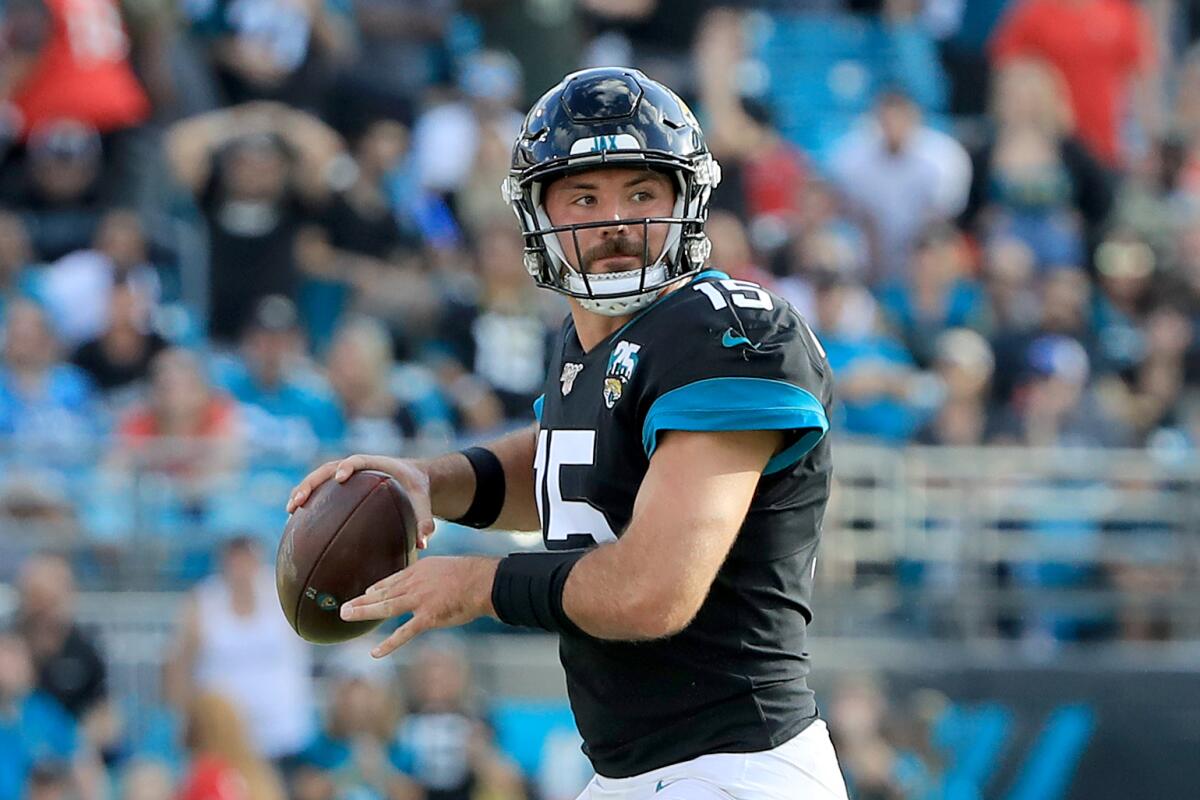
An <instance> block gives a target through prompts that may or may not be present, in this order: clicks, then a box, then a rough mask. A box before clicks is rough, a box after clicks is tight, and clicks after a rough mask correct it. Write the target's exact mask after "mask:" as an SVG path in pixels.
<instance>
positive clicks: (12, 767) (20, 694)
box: [0, 631, 88, 798]
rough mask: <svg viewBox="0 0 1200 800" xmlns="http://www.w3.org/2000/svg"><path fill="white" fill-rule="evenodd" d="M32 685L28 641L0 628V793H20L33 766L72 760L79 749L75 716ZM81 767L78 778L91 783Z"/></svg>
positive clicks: (78, 752) (16, 794)
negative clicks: (72, 717)
mask: <svg viewBox="0 0 1200 800" xmlns="http://www.w3.org/2000/svg"><path fill="white" fill-rule="evenodd" d="M33 686H34V670H33V659H32V658H31V657H30V654H29V648H28V646H26V644H25V641H24V640H23V639H21V638H20V637H19V636H16V635H14V634H13V633H10V632H7V631H0V797H5V798H9V797H12V798H17V797H22V796H23V795H24V793H25V788H26V785H27V783H28V781H29V778H30V775H31V774H32V772H33V771H34V770H35V769H37V768H38V767H40V766H45V765H49V764H54V763H62V762H72V763H73V762H75V761H76V759H77V757H78V756H79V755H80V753H81V749H80V742H79V732H78V730H77V728H76V725H75V721H74V720H72V719H71V716H70V715H69V714H68V713H67V712H66V710H65V709H63V708H62V706H60V705H59V704H58V703H57V702H55V700H54V699H53V698H51V697H50V696H49V695H46V694H43V693H41V692H39V691H36V690H35V689H34V688H33ZM82 764H83V760H82V759H81V760H80V766H81V767H82ZM77 772H78V773H79V774H77V775H76V780H77V781H81V783H87V782H88V781H87V779H86V778H85V770H83V769H79V770H77ZM81 788H82V786H81Z"/></svg>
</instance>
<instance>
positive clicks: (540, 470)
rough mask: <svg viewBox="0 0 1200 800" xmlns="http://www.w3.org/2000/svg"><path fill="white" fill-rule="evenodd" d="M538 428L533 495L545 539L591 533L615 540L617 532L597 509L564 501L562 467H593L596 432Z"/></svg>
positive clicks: (555, 539) (580, 501)
mask: <svg viewBox="0 0 1200 800" xmlns="http://www.w3.org/2000/svg"><path fill="white" fill-rule="evenodd" d="M550 433H551V432H550V431H544V430H543V431H538V440H537V455H536V456H535V457H534V460H533V472H534V489H535V491H534V495H535V496H536V498H537V509H538V517H539V518H540V519H541V520H542V530H543V531H545V533H546V539H547V540H552V541H563V540H565V539H566V538H567V537H568V536H578V535H584V536H591V537H592V539H593V540H595V541H596V542H615V541H616V540H617V536H616V534H614V533H613V531H612V528H610V527H609V525H608V520H607V519H605V518H604V515H603V514H601V513H600V512H599V511H598V510H596V509H595V508H592V507H591V506H590V505H588V504H587V503H585V502H584V501H582V500H564V499H563V496H562V486H561V485H560V484H559V470H560V469H561V468H562V467H564V466H566V465H582V466H588V467H590V466H591V465H592V464H593V463H595V459H596V432H595V431H570V430H565V431H554V432H553V434H554V435H553V436H551V435H550Z"/></svg>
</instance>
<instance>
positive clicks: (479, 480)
mask: <svg viewBox="0 0 1200 800" xmlns="http://www.w3.org/2000/svg"><path fill="white" fill-rule="evenodd" d="M462 454H463V455H464V456H466V457H467V461H470V462H471V469H473V470H474V471H475V496H474V497H472V498H471V507H470V508H468V509H467V513H465V514H463V515H462V516H461V517H459V518H458V519H452V520H450V521H451V522H454V523H457V524H459V525H466V526H468V527H471V528H487V527H489V526H491V525H492V524H493V523H494V522H495V521H496V520H497V519H498V518H499V517H500V512H501V511H503V510H504V494H505V490H506V487H505V485H504V466H503V465H502V464H501V463H500V459H499V458H496V454H495V453H493V452H492V451H491V450H488V449H487V448H486V447H468V448H467V449H466V450H463V451H462Z"/></svg>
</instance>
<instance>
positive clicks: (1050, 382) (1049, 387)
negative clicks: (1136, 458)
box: [994, 335, 1130, 447]
mask: <svg viewBox="0 0 1200 800" xmlns="http://www.w3.org/2000/svg"><path fill="white" fill-rule="evenodd" d="M1090 368H1091V367H1090V362H1089V359H1088V354H1087V351H1086V350H1084V348H1083V345H1081V344H1080V343H1079V342H1078V341H1076V340H1075V339H1072V338H1070V337H1068V336H1063V335H1046V336H1039V337H1038V338H1036V339H1034V340H1033V342H1032V343H1031V344H1030V345H1029V348H1028V350H1027V353H1026V367H1025V369H1024V370H1023V374H1024V376H1025V377H1024V378H1023V379H1022V380H1021V382H1020V384H1019V385H1018V386H1017V388H1016V391H1015V394H1014V398H1013V403H1012V404H1011V405H1010V407H1009V408H1007V409H1005V411H1004V412H1002V414H1001V419H1000V421H999V423H998V426H997V430H996V435H995V437H994V441H996V442H999V443H1003V444H1020V445H1025V446H1029V447H1067V446H1074V447H1086V446H1092V447H1100V446H1104V447H1114V446H1121V445H1128V444H1129V443H1130V438H1129V433H1128V431H1127V430H1126V429H1125V428H1124V426H1122V425H1120V424H1119V423H1118V421H1117V420H1116V419H1114V417H1113V415H1112V413H1111V412H1110V411H1109V410H1108V409H1107V408H1106V407H1105V406H1104V405H1103V404H1102V402H1101V399H1100V398H1099V397H1097V395H1096V393H1095V392H1094V390H1093V389H1092V388H1091V387H1090V386H1089V384H1088V375H1089V371H1090Z"/></svg>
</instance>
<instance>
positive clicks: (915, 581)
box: [0, 442, 1200, 639]
mask: <svg viewBox="0 0 1200 800" xmlns="http://www.w3.org/2000/svg"><path fill="white" fill-rule="evenodd" d="M189 448H190V449H189ZM208 455H211V454H208V453H206V452H205V451H204V450H203V448H197V447H196V446H195V445H186V446H185V444H184V443H171V444H169V445H167V446H165V447H162V448H146V449H142V450H139V451H137V452H126V453H120V454H119V455H114V453H113V451H112V449H111V448H106V447H105V446H103V445H102V444H97V445H92V446H89V447H82V448H76V449H64V448H59V449H55V450H52V451H45V450H43V451H41V452H29V451H24V452H22V451H20V450H18V449H17V448H15V447H11V446H10V447H9V448H8V449H7V450H6V449H4V448H3V446H2V445H0V582H2V581H5V580H11V579H12V577H13V575H14V573H15V571H16V570H17V568H18V565H19V563H20V561H21V559H22V556H23V555H24V554H26V553H28V552H30V551H33V550H38V549H46V548H52V549H58V550H61V551H63V552H66V553H68V554H69V555H70V556H71V557H72V559H73V561H74V563H75V564H76V568H77V570H78V571H79V573H80V581H81V584H82V585H83V586H84V587H85V588H86V589H89V590H93V591H129V590H137V591H179V590H182V589H185V588H186V587H188V586H189V585H191V584H192V583H193V582H194V581H195V580H197V579H198V578H200V577H202V576H203V575H205V574H207V573H208V572H209V571H210V570H211V569H212V568H213V567H214V566H215V564H214V562H213V553H214V551H215V548H216V545H217V543H218V542H219V541H220V540H221V539H222V538H224V537H225V536H227V535H229V534H231V533H235V532H247V531H249V532H251V533H253V534H255V535H257V536H258V537H259V538H260V540H261V541H262V542H263V544H264V549H265V550H266V552H267V554H271V553H273V549H272V548H273V546H274V543H275V542H277V541H278V536H279V533H280V531H281V530H282V528H283V524H284V522H285V521H286V515H285V514H284V511H283V504H284V500H285V497H286V494H287V491H288V489H289V488H290V487H291V485H292V484H293V482H294V481H295V480H297V479H298V478H299V477H300V476H302V475H303V474H304V472H305V471H306V470H307V469H308V468H309V467H310V465H312V464H314V463H316V462H317V461H318V460H320V458H321V457H323V454H322V453H321V452H319V451H318V450H317V449H316V448H314V447H307V448H299V449H292V450H285V449H278V450H276V451H274V452H270V453H263V452H258V453H256V454H254V455H253V457H251V456H250V455H248V454H246V453H242V454H237V455H236V457H234V458H232V459H228V458H227V459H226V460H225V461H220V462H213V461H212V459H210V458H208V457H207V456H208ZM226 455H228V454H226ZM213 463H217V464H219V466H209V467H207V468H206V471H199V470H198V469H193V468H192V467H194V466H195V465H202V464H210V465H211V464H213ZM834 463H835V485H834V489H833V494H832V497H831V501H830V505H829V510H828V513H827V515H826V518H825V525H824V531H823V536H822V544H821V550H820V556H819V561H818V582H817V587H818V588H817V595H818V596H817V601H816V609H817V623H816V625H817V628H818V630H819V631H820V632H821V633H823V634H826V635H842V634H849V633H854V634H861V633H864V632H867V631H872V632H877V633H891V632H899V633H903V634H906V635H910V636H932V637H949V638H968V639H969V638H990V637H993V636H996V635H998V634H999V635H1004V634H1006V633H1013V634H1014V635H1026V634H1038V633H1046V634H1048V635H1051V636H1054V637H1061V636H1062V635H1063V634H1062V633H1061V632H1056V631H1055V630H1054V628H1055V626H1058V627H1062V625H1064V624H1067V625H1068V627H1069V623H1070V621H1071V620H1075V621H1076V622H1078V623H1080V624H1082V625H1083V626H1084V627H1086V628H1088V629H1089V632H1088V633H1087V634H1086V635H1085V636H1080V637H1074V638H1087V636H1104V637H1107V638H1112V637H1118V638H1119V637H1121V636H1138V637H1142V636H1167V637H1170V638H1184V639H1200V457H1198V456H1197V455H1195V454H1187V455H1185V456H1178V455H1176V456H1174V457H1171V458H1166V457H1162V456H1161V455H1159V454H1156V453H1154V452H1151V451H1134V450H1130V451H1124V450H1120V451H1118V450H1071V449H1062V450H1029V449H996V448H986V449H956V448H925V447H908V448H903V449H891V448H886V447H881V446H878V445H872V444H861V443H850V442H837V443H835V449H834ZM434 544H435V546H437V547H440V548H441V549H442V551H443V552H467V551H472V550H481V551H484V552H505V551H506V550H508V549H510V548H513V547H516V546H528V544H529V540H528V538H527V537H526V538H524V539H523V540H522V541H521V542H520V543H519V542H518V540H517V539H516V538H514V537H507V536H504V535H499V536H498V535H496V534H495V533H477V532H474V531H468V530H466V529H462V528H459V527H457V526H444V527H443V529H442V531H441V532H440V533H439V536H437V537H435V539H434ZM1047 626H1048V627H1047ZM1068 638H1072V637H1071V636H1070V635H1068Z"/></svg>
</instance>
